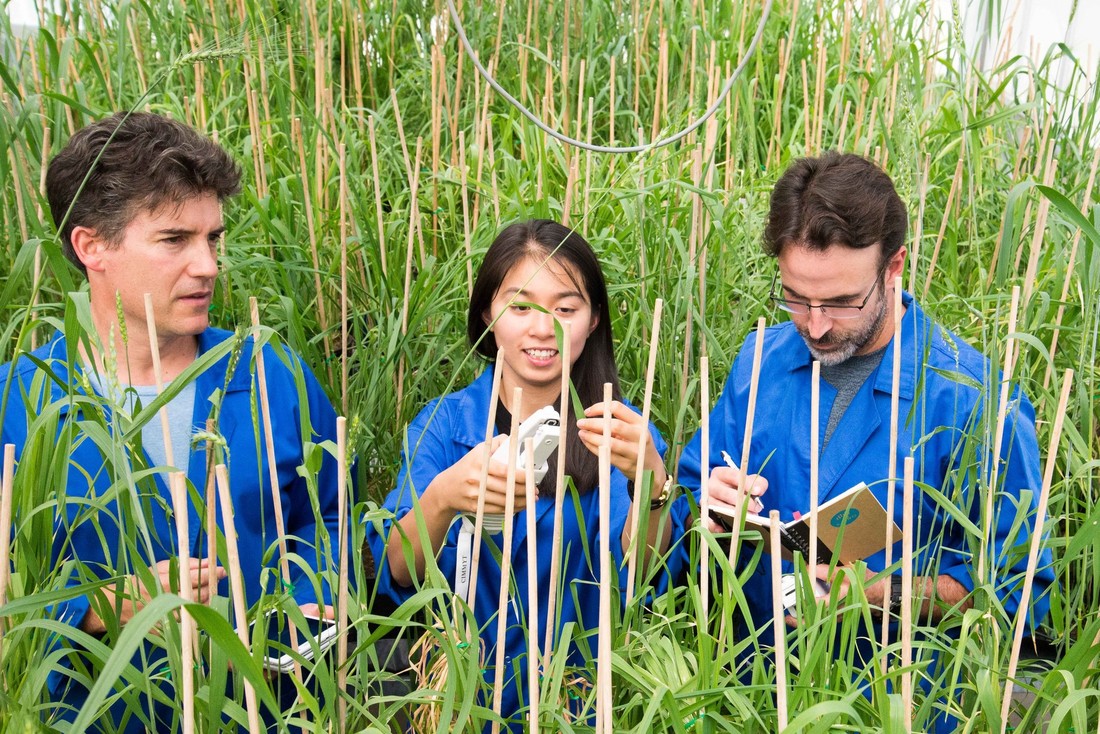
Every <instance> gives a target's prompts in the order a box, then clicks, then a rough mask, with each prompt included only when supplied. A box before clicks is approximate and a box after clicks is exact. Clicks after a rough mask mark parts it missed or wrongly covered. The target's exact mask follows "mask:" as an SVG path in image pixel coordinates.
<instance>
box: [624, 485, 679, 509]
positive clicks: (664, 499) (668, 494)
mask: <svg viewBox="0 0 1100 734" xmlns="http://www.w3.org/2000/svg"><path fill="white" fill-rule="evenodd" d="M626 493H627V494H628V495H630V500H631V501H633V500H634V482H633V480H630V479H628V480H627V481H626ZM672 493H673V485H672V477H668V478H667V479H665V483H664V484H663V485H661V492H660V494H657V495H650V497H649V511H650V512H653V511H654V510H659V509H661V508H662V507H664V506H665V505H667V504H668V501H669V500H670V499H672Z"/></svg>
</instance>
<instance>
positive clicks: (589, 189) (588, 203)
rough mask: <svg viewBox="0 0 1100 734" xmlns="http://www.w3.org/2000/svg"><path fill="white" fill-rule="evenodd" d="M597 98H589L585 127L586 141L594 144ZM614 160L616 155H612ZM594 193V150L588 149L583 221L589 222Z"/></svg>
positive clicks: (586, 154)
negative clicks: (593, 132)
mask: <svg viewBox="0 0 1100 734" xmlns="http://www.w3.org/2000/svg"><path fill="white" fill-rule="evenodd" d="M595 106H596V100H594V99H593V98H592V97H589V98H588V127H586V128H585V133H584V136H585V141H586V142H587V143H588V144H589V145H591V144H592V116H593V114H594V113H595ZM612 160H614V157H612ZM591 193H592V151H590V150H586V151H585V152H584V216H583V219H582V221H584V222H587V221H588V217H589V212H590V210H591V196H590V194H591Z"/></svg>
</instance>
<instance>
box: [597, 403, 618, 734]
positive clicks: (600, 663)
mask: <svg viewBox="0 0 1100 734" xmlns="http://www.w3.org/2000/svg"><path fill="white" fill-rule="evenodd" d="M611 399H612V395H611V383H610V382H607V383H604V386H603V404H604V411H603V421H604V423H603V443H602V444H601V445H600V489H599V492H600V551H599V552H600V627H599V629H600V633H599V642H598V648H599V653H598V654H597V656H596V732H597V734H612V732H613V731H614V730H613V729H612V727H611Z"/></svg>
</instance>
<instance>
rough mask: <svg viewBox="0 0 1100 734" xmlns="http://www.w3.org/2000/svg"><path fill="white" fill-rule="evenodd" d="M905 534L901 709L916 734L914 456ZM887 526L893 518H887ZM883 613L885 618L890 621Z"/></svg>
mask: <svg viewBox="0 0 1100 734" xmlns="http://www.w3.org/2000/svg"><path fill="white" fill-rule="evenodd" d="M904 467H905V468H904V469H903V471H904V473H905V477H904V484H903V487H904V488H903V490H902V502H903V503H904V505H905V507H904V508H903V510H902V518H903V519H902V525H903V527H902V532H901V625H900V626H901V630H900V631H901V668H902V670H901V709H902V711H904V712H905V734H912V731H913V710H914V709H913V671H912V667H913V457H912V456H906V457H905V461H904ZM886 524H887V525H893V518H892V517H887V520H886ZM889 616H890V615H889V614H888V613H886V612H883V615H882V617H883V619H887V618H889Z"/></svg>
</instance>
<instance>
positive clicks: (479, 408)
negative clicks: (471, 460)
mask: <svg viewBox="0 0 1100 734" xmlns="http://www.w3.org/2000/svg"><path fill="white" fill-rule="evenodd" d="M492 396H493V363H492V362H490V363H489V366H488V367H486V368H485V369H484V370H482V372H481V374H480V375H478V376H477V379H475V380H474V381H473V382H471V383H470V384H469V385H467V386H466V387H465V388H463V389H462V390H460V391H459V392H458V393H457V395H456V397H457V398H458V401H459V402H458V409H459V410H460V411H461V414H462V415H466V416H469V417H470V418H469V420H464V421H462V422H461V424H460V427H459V430H458V431H457V433H456V435H455V441H456V442H458V443H460V444H462V445H463V446H465V447H466V448H468V449H472V448H473V447H474V446H477V445H478V444H479V443H481V442H482V441H484V440H485V426H486V425H487V424H488V420H489V398H491V397H492ZM492 430H493V434H494V435H495V434H496V429H495V426H494V428H493V429H492Z"/></svg>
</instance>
